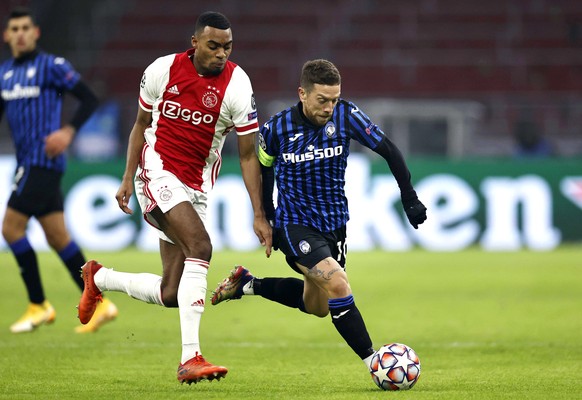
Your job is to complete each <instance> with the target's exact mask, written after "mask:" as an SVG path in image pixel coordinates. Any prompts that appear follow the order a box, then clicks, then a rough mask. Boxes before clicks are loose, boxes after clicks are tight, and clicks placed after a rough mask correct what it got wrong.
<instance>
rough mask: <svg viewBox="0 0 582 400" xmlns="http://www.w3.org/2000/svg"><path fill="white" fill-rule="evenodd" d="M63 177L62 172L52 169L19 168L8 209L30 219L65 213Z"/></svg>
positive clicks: (15, 175)
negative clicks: (53, 213) (57, 212)
mask: <svg viewBox="0 0 582 400" xmlns="http://www.w3.org/2000/svg"><path fill="white" fill-rule="evenodd" d="M62 177H63V174H62V173H61V172H58V171H53V170H50V169H45V168H38V167H18V169H17V170H16V173H15V174H14V184H13V187H12V194H11V195H10V198H9V199H8V207H10V208H13V209H15V210H16V211H19V212H21V213H23V214H26V215H28V216H29V217H42V216H44V215H47V214H50V213H52V212H56V211H63V192H62V191H61V179H62Z"/></svg>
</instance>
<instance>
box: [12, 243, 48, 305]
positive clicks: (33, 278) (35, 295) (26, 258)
mask: <svg viewBox="0 0 582 400" xmlns="http://www.w3.org/2000/svg"><path fill="white" fill-rule="evenodd" d="M9 246H10V250H12V253H13V254H14V257H15V258H16V263H17V264H18V266H19V267H20V276H22V280H23V281H24V285H25V286H26V292H27V293H28V299H29V300H30V302H31V303H36V304H41V303H42V302H43V301H44V300H45V297H44V290H43V289H42V283H41V281H40V272H39V271H38V260H37V258H36V253H35V252H34V249H33V248H32V246H31V245H30V242H29V241H28V239H27V238H26V237H23V238H22V239H20V240H17V241H16V242H14V243H11V244H9Z"/></svg>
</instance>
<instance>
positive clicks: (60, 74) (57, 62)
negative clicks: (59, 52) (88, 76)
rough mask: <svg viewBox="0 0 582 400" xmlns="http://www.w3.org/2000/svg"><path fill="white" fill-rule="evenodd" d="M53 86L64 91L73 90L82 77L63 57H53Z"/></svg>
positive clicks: (51, 63) (51, 69)
mask: <svg viewBox="0 0 582 400" xmlns="http://www.w3.org/2000/svg"><path fill="white" fill-rule="evenodd" d="M49 66H50V71H51V78H52V84H53V85H54V86H55V87H57V88H59V89H62V90H71V89H72V88H73V86H75V85H76V84H77V82H79V80H80V79H81V75H80V74H79V73H78V72H77V71H75V69H74V68H73V65H72V64H71V63H70V62H68V61H67V60H66V59H64V58H63V57H51V59H50V61H49Z"/></svg>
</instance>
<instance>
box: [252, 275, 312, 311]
mask: <svg viewBox="0 0 582 400" xmlns="http://www.w3.org/2000/svg"><path fill="white" fill-rule="evenodd" d="M253 290H254V291H255V294H256V295H259V296H262V297H264V298H265V299H269V300H271V301H275V302H277V303H280V304H283V305H285V306H287V307H291V308H298V309H299V310H301V311H303V312H305V304H303V281H302V280H301V279H297V278H255V280H254V282H253Z"/></svg>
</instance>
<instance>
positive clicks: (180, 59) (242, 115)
mask: <svg viewBox="0 0 582 400" xmlns="http://www.w3.org/2000/svg"><path fill="white" fill-rule="evenodd" d="M193 54H194V49H190V50H188V51H187V52H184V53H179V54H171V55H168V56H164V57H160V58H158V59H157V60H156V61H154V62H153V63H152V64H150V65H149V66H148V67H147V68H146V70H145V72H144V74H143V77H142V80H141V84H140V93H139V105H140V107H141V108H142V109H144V110H145V111H148V112H151V113H152V124H151V126H149V127H148V128H147V129H146V131H145V144H144V149H143V152H142V156H141V162H140V167H141V168H142V169H143V170H146V171H147V170H158V169H163V170H166V171H169V172H171V173H173V174H174V175H176V176H177V177H178V179H180V180H181V181H182V182H183V183H184V184H185V185H187V186H189V187H191V188H194V189H196V190H200V191H202V192H208V191H210V189H212V186H214V182H215V181H216V177H217V176H218V172H219V171H220V165H221V156H220V153H221V150H222V147H223V144H224V140H225V137H226V135H227V134H228V132H229V131H230V130H231V129H232V128H234V129H235V130H236V132H237V134H238V135H246V134H249V133H253V132H256V131H257V130H258V129H259V125H258V122H257V111H256V106H255V100H254V96H253V89H252V86H251V81H250V79H249V77H248V76H247V74H246V73H245V72H244V71H243V69H242V68H240V67H239V66H238V65H236V64H235V63H233V62H230V61H227V63H226V66H225V67H224V70H223V71H222V72H221V73H220V74H219V75H216V76H200V75H198V73H197V72H196V68H194V65H193V64H192V59H191V57H192V56H193Z"/></svg>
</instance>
